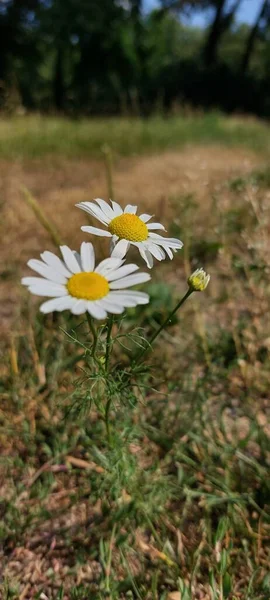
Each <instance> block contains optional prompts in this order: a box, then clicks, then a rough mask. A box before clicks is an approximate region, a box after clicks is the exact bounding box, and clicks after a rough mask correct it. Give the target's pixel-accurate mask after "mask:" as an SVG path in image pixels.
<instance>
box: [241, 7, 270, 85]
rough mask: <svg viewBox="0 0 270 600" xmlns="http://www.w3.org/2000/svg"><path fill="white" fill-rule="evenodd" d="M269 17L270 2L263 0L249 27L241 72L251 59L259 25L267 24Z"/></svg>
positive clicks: (244, 70)
mask: <svg viewBox="0 0 270 600" xmlns="http://www.w3.org/2000/svg"><path fill="white" fill-rule="evenodd" d="M269 18H270V2H269V0H263V2H262V4H261V6H260V9H259V12H258V15H257V18H256V21H255V23H254V25H253V27H252V28H251V29H250V32H249V35H248V38H247V43H246V47H245V50H244V54H243V58H242V64H241V70H242V72H243V73H245V72H246V71H247V70H248V67H249V63H250V59H251V56H252V54H253V51H254V47H255V43H256V39H257V37H258V34H259V31H260V27H261V25H262V24H264V25H265V24H267V22H268V20H269Z"/></svg>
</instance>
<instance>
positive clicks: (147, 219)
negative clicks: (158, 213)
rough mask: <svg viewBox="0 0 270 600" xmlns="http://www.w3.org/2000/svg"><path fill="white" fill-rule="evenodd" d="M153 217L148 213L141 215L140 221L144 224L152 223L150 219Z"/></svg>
mask: <svg viewBox="0 0 270 600" xmlns="http://www.w3.org/2000/svg"><path fill="white" fill-rule="evenodd" d="M152 216H153V215H147V214H146V213H144V214H143V215H140V219H141V221H143V222H144V223H147V222H148V221H150V219H152Z"/></svg>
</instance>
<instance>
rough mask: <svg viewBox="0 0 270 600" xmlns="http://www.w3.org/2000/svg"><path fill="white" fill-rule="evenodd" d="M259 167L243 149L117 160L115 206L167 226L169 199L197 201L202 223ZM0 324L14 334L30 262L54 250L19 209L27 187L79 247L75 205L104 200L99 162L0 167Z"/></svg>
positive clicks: (187, 151) (24, 210)
mask: <svg viewBox="0 0 270 600" xmlns="http://www.w3.org/2000/svg"><path fill="white" fill-rule="evenodd" d="M260 162H261V159H260V158H259V157H258V156H257V155H256V154H254V153H252V152H250V151H248V150H243V149H239V150H237V149H226V148H221V147H207V148H205V149H203V148H202V147H198V148H196V147H191V148H186V149H185V150H183V151H182V152H167V153H163V154H160V155H155V156H146V157H136V158H128V159H119V160H118V161H117V162H116V163H115V165H114V190H115V199H116V200H118V201H119V202H120V203H123V204H126V203H131V204H132V203H134V204H139V205H140V208H141V210H142V212H143V211H144V210H149V211H150V212H153V213H155V215H156V216H157V217H158V218H160V219H162V220H163V221H164V222H165V223H166V221H168V218H169V216H170V211H171V208H170V199H171V198H173V197H174V198H175V197H177V196H179V197H181V196H183V195H186V194H195V195H196V201H197V202H198V203H199V205H200V206H201V213H202V218H205V217H206V216H207V211H208V210H209V207H210V200H211V196H212V194H213V192H214V191H215V190H217V189H218V187H219V186H220V185H221V184H223V183H224V181H226V180H227V179H229V178H232V177H234V176H235V177H239V176H242V175H244V174H246V173H248V172H249V171H251V170H252V169H254V168H256V167H258V166H259V165H260ZM0 182H1V183H0V210H1V217H2V218H1V241H2V244H1V256H0V271H1V274H0V318H1V328H2V331H3V329H4V332H5V333H7V332H8V331H9V327H10V323H11V321H12V319H13V318H14V316H16V309H17V307H18V305H19V302H18V296H19V295H20V294H21V288H20V285H19V281H20V277H21V276H22V274H23V273H26V272H27V267H25V263H26V261H27V260H28V259H29V258H31V257H37V256H38V254H39V253H40V252H41V251H43V250H45V249H53V247H52V243H51V241H50V239H49V238H48V234H47V233H46V232H45V231H44V230H43V229H42V227H41V225H39V223H37V221H36V219H35V217H34V215H33V214H32V212H31V210H30V209H29V208H28V207H27V206H26V205H25V204H24V202H23V201H22V194H21V187H22V186H26V187H27V188H28V189H29V190H30V191H31V193H32V194H33V195H34V196H35V197H36V199H37V200H38V201H39V202H40V204H41V205H42V207H43V208H44V211H45V212H46V214H47V216H48V217H49V218H51V219H52V220H53V222H54V223H55V225H56V226H57V227H58V229H59V230H60V232H61V236H62V239H63V241H64V242H65V243H67V244H70V245H71V246H72V245H73V246H74V248H75V247H77V246H78V245H79V244H80V242H81V241H82V240H83V239H85V234H83V233H82V232H81V231H80V226H81V225H82V224H84V223H86V218H85V216H84V215H83V214H82V213H81V211H79V210H78V209H76V208H75V207H74V205H75V203H77V202H80V201H83V200H84V201H85V200H91V199H92V198H94V197H97V196H99V197H104V198H107V192H106V178H105V172H104V165H103V164H102V163H101V162H98V161H93V160H90V161H85V160H82V161H66V160H65V161H63V160H60V159H59V160H58V161H57V162H55V161H54V162H52V161H49V160H48V159H46V160H44V161H36V162H34V161H33V162H31V163H29V162H28V163H25V164H23V163H21V162H15V163H13V164H10V163H6V162H2V163H0Z"/></svg>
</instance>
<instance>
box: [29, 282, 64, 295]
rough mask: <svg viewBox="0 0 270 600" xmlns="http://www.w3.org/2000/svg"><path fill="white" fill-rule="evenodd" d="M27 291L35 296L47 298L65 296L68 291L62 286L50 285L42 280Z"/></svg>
mask: <svg viewBox="0 0 270 600" xmlns="http://www.w3.org/2000/svg"><path fill="white" fill-rule="evenodd" d="M29 291H30V292H31V293H32V294H36V296H48V298H53V297H54V296H55V298H57V297H58V296H67V295H68V291H67V288H66V287H65V286H64V285H57V283H50V282H49V281H46V282H45V280H44V279H43V281H41V282H40V283H35V284H33V285H31V286H30V287H29Z"/></svg>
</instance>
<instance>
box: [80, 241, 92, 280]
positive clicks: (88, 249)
mask: <svg viewBox="0 0 270 600" xmlns="http://www.w3.org/2000/svg"><path fill="white" fill-rule="evenodd" d="M81 263H82V269H83V271H85V272H86V273H87V272H88V273H90V272H91V271H94V268H95V251H94V246H93V244H90V243H89V242H83V243H82V245H81Z"/></svg>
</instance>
